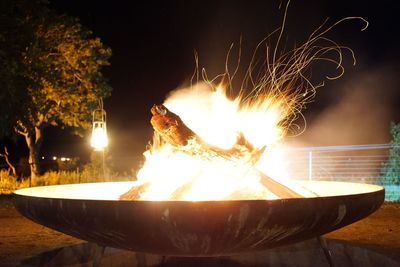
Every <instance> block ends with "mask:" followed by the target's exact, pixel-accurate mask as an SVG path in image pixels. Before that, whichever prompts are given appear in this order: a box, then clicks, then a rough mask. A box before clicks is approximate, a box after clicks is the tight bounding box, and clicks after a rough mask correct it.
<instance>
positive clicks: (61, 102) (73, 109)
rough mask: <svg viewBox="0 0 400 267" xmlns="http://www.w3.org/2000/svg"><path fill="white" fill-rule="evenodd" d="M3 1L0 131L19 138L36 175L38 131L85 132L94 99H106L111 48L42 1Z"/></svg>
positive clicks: (37, 165) (96, 100)
mask: <svg viewBox="0 0 400 267" xmlns="http://www.w3.org/2000/svg"><path fill="white" fill-rule="evenodd" d="M5 2H7V5H6V6H5V9H1V11H0V13H1V14H0V16H1V17H0V18H1V20H2V21H3V22H4V24H3V25H2V26H1V32H0V45H1V46H0V57H4V58H5V59H6V60H5V61H3V62H2V64H1V69H0V74H6V75H5V76H4V78H2V82H1V86H5V87H4V88H6V90H5V91H4V92H6V93H2V94H1V95H0V101H1V103H11V104H10V105H9V106H7V107H4V109H2V110H1V112H2V114H8V117H7V119H5V120H4V121H2V122H1V123H0V124H1V126H0V132H1V133H2V134H8V135H10V133H17V134H19V135H21V136H23V137H24V138H25V141H26V144H27V146H28V148H29V164H30V166H31V175H32V176H36V175H38V174H39V173H40V168H39V152H40V148H41V145H42V141H43V134H44V129H45V128H46V127H47V126H49V125H54V126H62V127H65V126H67V127H73V128H74V129H76V130H77V131H78V132H79V131H81V130H84V129H88V128H89V127H90V125H91V124H90V122H91V114H92V111H93V110H94V109H95V108H96V107H97V105H98V101H99V99H103V98H105V97H107V96H109V95H110V92H111V87H110V86H109V85H108V82H107V80H106V79H105V77H104V76H103V75H102V73H101V71H102V68H103V67H104V66H107V65H109V61H108V60H109V58H110V56H111V49H110V48H107V47H106V46H104V45H103V44H102V42H101V41H100V39H99V38H94V37H92V33H91V32H90V31H89V30H87V29H85V28H84V27H82V26H81V24H80V23H79V21H78V20H77V19H76V18H71V17H68V16H66V15H57V14H56V13H55V12H54V11H52V10H50V9H49V8H48V7H47V5H46V3H45V2H44V1H40V0H35V1H29V0H17V1H15V0H6V1H5ZM3 4H4V3H3ZM8 37H12V38H8ZM8 52H10V53H8ZM9 70H11V71H9ZM2 77H3V76H2ZM11 128H12V129H11Z"/></svg>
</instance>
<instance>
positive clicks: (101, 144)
mask: <svg viewBox="0 0 400 267" xmlns="http://www.w3.org/2000/svg"><path fill="white" fill-rule="evenodd" d="M90 144H91V146H92V147H93V149H94V150H95V151H99V152H100V151H101V152H102V164H103V179H105V176H106V175H105V167H104V165H105V162H104V150H105V148H106V147H107V146H108V136H107V124H106V112H105V110H104V109H103V101H100V108H99V109H96V110H94V111H93V121H92V137H91V139H90Z"/></svg>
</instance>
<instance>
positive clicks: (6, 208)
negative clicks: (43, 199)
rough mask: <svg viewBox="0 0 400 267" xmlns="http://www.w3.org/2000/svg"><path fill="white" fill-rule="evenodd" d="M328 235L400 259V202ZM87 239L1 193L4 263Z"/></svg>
mask: <svg viewBox="0 0 400 267" xmlns="http://www.w3.org/2000/svg"><path fill="white" fill-rule="evenodd" d="M325 237H328V238H330V239H339V240H345V241H349V242H353V243H356V244H360V245H365V246H371V247H375V248H376V249H378V250H381V251H383V252H384V253H387V254H389V255H390V256H391V257H394V258H396V259H398V260H399V261H400V256H399V255H400V203H384V204H383V205H382V207H381V208H380V209H379V210H378V211H376V212H375V213H374V214H372V215H370V216H369V217H367V218H365V219H363V220H361V221H358V222H356V223H354V224H351V225H349V226H347V227H344V228H342V229H339V230H337V231H334V232H332V233H329V234H327V235H326V236H325ZM83 242H84V241H82V240H79V239H76V238H73V237H70V236H67V235H64V234H61V233H59V232H56V231H53V230H50V229H48V228H46V227H43V226H41V225H38V224H36V223H33V222H31V221H30V220H28V219H25V218H24V217H22V216H21V215H20V214H19V213H18V212H17V211H16V210H15V208H14V206H13V203H12V198H11V197H4V196H3V197H0V266H4V265H3V264H2V263H6V262H18V261H19V260H21V259H25V258H29V257H32V256H34V255H37V254H39V253H42V252H45V251H49V250H52V249H55V248H58V247H64V246H69V245H75V244H80V243H83Z"/></svg>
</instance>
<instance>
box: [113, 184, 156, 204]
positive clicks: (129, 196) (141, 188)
mask: <svg viewBox="0 0 400 267" xmlns="http://www.w3.org/2000/svg"><path fill="white" fill-rule="evenodd" d="M149 185H150V183H149V182H146V183H143V184H141V185H137V186H134V187H132V188H131V189H130V190H129V191H128V192H126V193H124V194H122V195H121V196H120V197H119V199H120V200H135V199H139V198H140V194H142V193H143V192H145V191H146V188H147V187H148V186H149Z"/></svg>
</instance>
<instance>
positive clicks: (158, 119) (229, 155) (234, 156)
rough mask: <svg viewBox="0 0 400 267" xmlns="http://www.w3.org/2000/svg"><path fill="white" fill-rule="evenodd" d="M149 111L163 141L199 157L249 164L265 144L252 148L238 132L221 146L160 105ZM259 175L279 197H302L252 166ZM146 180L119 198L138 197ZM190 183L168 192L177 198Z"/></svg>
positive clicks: (253, 161) (265, 184)
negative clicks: (230, 142)
mask: <svg viewBox="0 0 400 267" xmlns="http://www.w3.org/2000/svg"><path fill="white" fill-rule="evenodd" d="M151 113H152V114H153V116H152V118H151V120H150V123H151V125H152V126H153V128H154V131H155V132H156V133H158V134H159V135H160V136H161V138H162V139H163V140H164V141H166V142H167V143H169V144H171V145H173V146H174V147H176V148H178V149H179V150H181V151H183V152H185V153H188V154H190V155H196V156H202V157H206V158H207V157H222V158H224V159H227V160H233V161H242V162H248V163H250V164H251V165H254V164H255V163H257V161H258V160H259V159H260V157H261V155H262V154H263V152H264V150H265V147H263V148H261V149H256V148H254V147H253V146H252V145H251V144H250V143H249V142H248V141H247V140H246V139H245V137H244V136H243V135H242V134H241V135H240V136H239V137H238V139H237V142H236V144H235V145H234V146H233V147H232V148H231V149H227V150H224V149H221V148H218V147H215V146H212V145H210V144H207V143H206V142H204V141H203V140H202V139H201V138H200V137H199V136H198V135H197V134H196V133H194V132H193V131H192V130H191V129H190V128H189V127H187V126H186V125H185V123H184V122H183V121H182V119H181V118H180V117H179V116H178V115H176V114H175V113H173V112H171V111H169V110H168V109H167V108H166V107H165V106H164V105H154V106H153V107H152V108H151ZM255 171H256V173H257V175H259V177H260V182H261V184H262V185H263V186H264V187H265V188H267V189H268V190H269V191H270V192H271V193H273V194H275V195H276V196H278V197H280V198H302V197H303V196H302V195H300V194H298V193H296V192H295V191H293V190H292V189H290V188H288V187H286V186H284V185H282V184H280V183H279V182H277V181H275V180H274V179H272V178H270V177H268V176H267V175H265V174H264V173H262V172H261V171H258V170H257V169H255ZM148 185H149V184H146V183H145V184H143V185H140V186H137V187H133V188H132V189H131V190H129V191H128V192H127V193H125V194H123V195H122V196H121V198H120V199H125V200H129V199H130V200H133V199H138V198H139V197H140V193H142V192H143V191H144V190H145V188H146V187H147V186H148ZM190 187H191V182H189V183H187V184H184V185H182V186H181V187H179V188H178V189H176V190H175V191H174V193H173V194H172V198H173V199H178V198H179V197H180V196H182V195H183V194H184V192H185V191H186V190H188V189H189V188H190Z"/></svg>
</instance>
